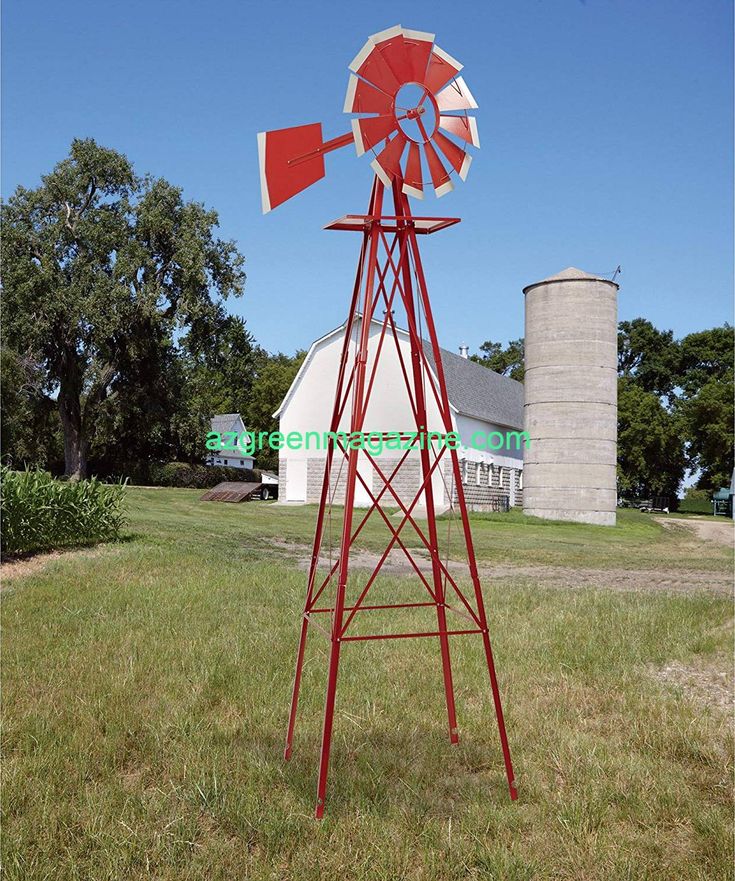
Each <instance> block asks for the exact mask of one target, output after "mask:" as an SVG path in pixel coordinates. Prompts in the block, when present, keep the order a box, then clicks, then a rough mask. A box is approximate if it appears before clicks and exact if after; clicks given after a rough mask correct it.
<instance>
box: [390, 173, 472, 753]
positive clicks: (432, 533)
mask: <svg viewBox="0 0 735 881" xmlns="http://www.w3.org/2000/svg"><path fill="white" fill-rule="evenodd" d="M393 201H394V204H395V209H396V215H397V216H399V217H402V216H405V209H406V207H407V202H408V199H407V197H406V196H405V195H404V194H403V193H402V192H401V190H400V183H399V182H398V181H397V180H394V182H393ZM407 235H408V231H407V230H404V231H403V232H402V233H400V237H401V239H405V238H406V236H407ZM405 244H407V243H405V242H403V241H402V242H401V250H400V254H401V257H400V262H399V266H398V268H399V269H400V271H401V274H402V281H403V285H402V290H401V293H402V299H403V305H404V308H405V309H406V314H407V316H408V324H409V328H414V327H415V326H416V311H415V308H414V302H413V285H412V283H411V265H410V259H409V255H408V251H407V249H406V247H405ZM410 339H411V369H412V373H413V383H414V389H415V391H414V401H415V403H416V428H417V429H418V430H419V431H422V430H425V429H426V428H427V427H428V419H427V414H426V396H425V392H424V381H423V375H422V369H421V365H422V358H423V353H422V352H421V348H420V347H421V340H420V339H418V338H417V337H416V335H415V333H413V332H410ZM420 459H421V476H422V478H426V476H427V475H428V474H429V472H430V470H431V463H430V461H429V450H428V449H427V448H426V446H425V444H421V449H420ZM424 499H425V502H426V519H427V524H428V530H429V541H430V543H431V547H432V548H433V549H434V552H433V553H432V557H431V571H432V577H433V584H434V595H435V596H436V617H437V626H438V630H439V634H440V636H439V650H440V652H441V659H442V675H443V677H444V694H445V697H446V702H447V717H448V722H449V740H450V741H451V743H458V742H459V732H458V729H457V710H456V705H455V701H454V683H453V681H452V662H451V657H450V654H449V637H448V636H447V612H446V607H445V596H444V587H445V586H444V581H443V578H442V572H441V566H440V565H439V557H438V548H439V538H438V535H437V530H436V507H435V504H434V487H433V482H432V480H431V479H429V480H428V481H426V487H425V489H424Z"/></svg>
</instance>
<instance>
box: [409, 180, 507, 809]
mask: <svg viewBox="0 0 735 881" xmlns="http://www.w3.org/2000/svg"><path fill="white" fill-rule="evenodd" d="M403 199H404V200H405V210H406V212H407V213H409V214H410V211H411V209H410V207H409V205H408V197H407V196H405V195H404V196H403ZM409 242H410V247H411V254H412V256H413V261H414V267H415V269H416V278H417V282H418V287H419V293H420V295H421V301H422V304H423V307H424V315H425V316H426V329H427V332H428V334H429V341H430V343H431V348H432V352H433V354H434V363H435V365H436V373H437V379H438V380H439V383H438V384H439V391H440V395H441V401H442V410H443V416H444V428H445V431H447V432H449V431H451V430H452V428H451V411H450V408H449V396H448V394H447V384H446V380H445V378H444V368H443V366H442V360H441V350H440V348H439V341H438V339H437V336H436V328H435V327H434V319H433V316H432V313H431V305H430V303H429V295H428V291H427V288H426V279H425V278H424V271H423V267H422V265H421V257H420V255H419V249H418V243H417V241H416V236H415V234H414V233H413V232H409ZM450 456H451V462H452V469H453V471H454V480H455V485H456V488H457V501H458V503H459V510H460V514H461V517H462V529H463V532H464V538H465V543H466V546H467V558H468V561H469V566H470V576H471V578H472V585H473V587H474V589H475V602H476V604H477V611H478V615H479V618H480V626H481V629H482V642H483V647H484V649H485V659H486V661H487V668H488V673H489V676H490V687H491V689H492V695H493V704H494V706H495V715H496V717H497V722H498V733H499V735H500V744H501V747H502V751H503V761H504V763H505V773H506V777H507V779H508V789H509V791H510V797H511V800H515V799H517V798H518V790H517V788H516V782H515V774H514V772H513V762H512V760H511V757H510V746H509V745H508V735H507V733H506V730H505V718H504V716H503V706H502V702H501V699H500V689H499V688H498V679H497V675H496V672H495V662H494V660H493V653H492V648H491V646H490V636H489V633H488V626H487V616H486V614H485V602H484V600H483V596H482V588H481V586H480V578H479V575H478V572H477V561H476V559H475V548H474V543H473V541H472V530H471V528H470V521H469V516H468V514H467V503H466V502H465V498H464V487H463V485H462V479H461V475H460V472H459V458H458V456H457V451H456V450H450Z"/></svg>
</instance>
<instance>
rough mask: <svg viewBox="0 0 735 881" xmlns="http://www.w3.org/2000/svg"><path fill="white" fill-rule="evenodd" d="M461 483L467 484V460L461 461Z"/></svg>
mask: <svg viewBox="0 0 735 881" xmlns="http://www.w3.org/2000/svg"><path fill="white" fill-rule="evenodd" d="M462 483H467V459H462Z"/></svg>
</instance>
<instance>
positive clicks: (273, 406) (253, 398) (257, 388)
mask: <svg viewBox="0 0 735 881" xmlns="http://www.w3.org/2000/svg"><path fill="white" fill-rule="evenodd" d="M305 357H306V352H304V351H299V352H296V354H295V355H293V356H289V355H283V354H281V353H280V352H279V353H278V354H276V355H269V356H268V360H267V361H266V362H265V364H264V365H263V367H262V369H261V370H260V372H259V373H258V376H257V377H256V379H255V381H254V382H253V386H252V389H251V392H250V397H249V400H248V404H247V407H246V408H245V411H244V412H245V425H246V427H247V428H248V429H249V430H250V431H255V432H261V431H267V432H274V431H278V420H277V419H275V418H274V417H273V414H274V413H275V412H276V410H277V409H278V407H279V406H280V404H281V402H282V401H283V399H284V397H285V396H286V392H287V391H288V390H289V388H290V386H291V383H292V382H293V380H294V378H295V376H296V374H297V373H298V371H299V367H301V364H302V363H303V361H304V358H305ZM256 465H257V467H258V468H264V469H270V470H275V469H277V468H278V451H277V450H270V449H263V450H262V451H261V452H258V453H256Z"/></svg>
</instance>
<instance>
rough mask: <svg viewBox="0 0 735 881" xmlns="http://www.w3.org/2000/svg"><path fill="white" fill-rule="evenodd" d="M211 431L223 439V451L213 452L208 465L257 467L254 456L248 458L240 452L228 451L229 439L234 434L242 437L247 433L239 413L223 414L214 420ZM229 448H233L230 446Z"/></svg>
mask: <svg viewBox="0 0 735 881" xmlns="http://www.w3.org/2000/svg"><path fill="white" fill-rule="evenodd" d="M210 431H212V432H215V433H216V434H218V435H219V436H220V437H221V438H223V447H222V449H221V450H213V451H212V452H211V453H210V454H209V455H208V456H207V458H206V459H205V464H206V465H226V466H227V467H228V468H250V469H252V468H253V467H254V465H255V460H254V459H253V457H252V456H246V455H245V454H244V453H242V452H241V451H240V450H232V449H226V448H225V444H226V443H227V439H228V438H232V437H234V436H235V435H233V432H235V433H236V436H237V437H240V436H241V435H242V434H243V432H244V431H245V424H244V422H243V421H242V417H241V416H240V414H239V413H222V414H220V415H219V416H214V417H213V418H212V423H211V428H210ZM228 446H231V445H229V444H228Z"/></svg>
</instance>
